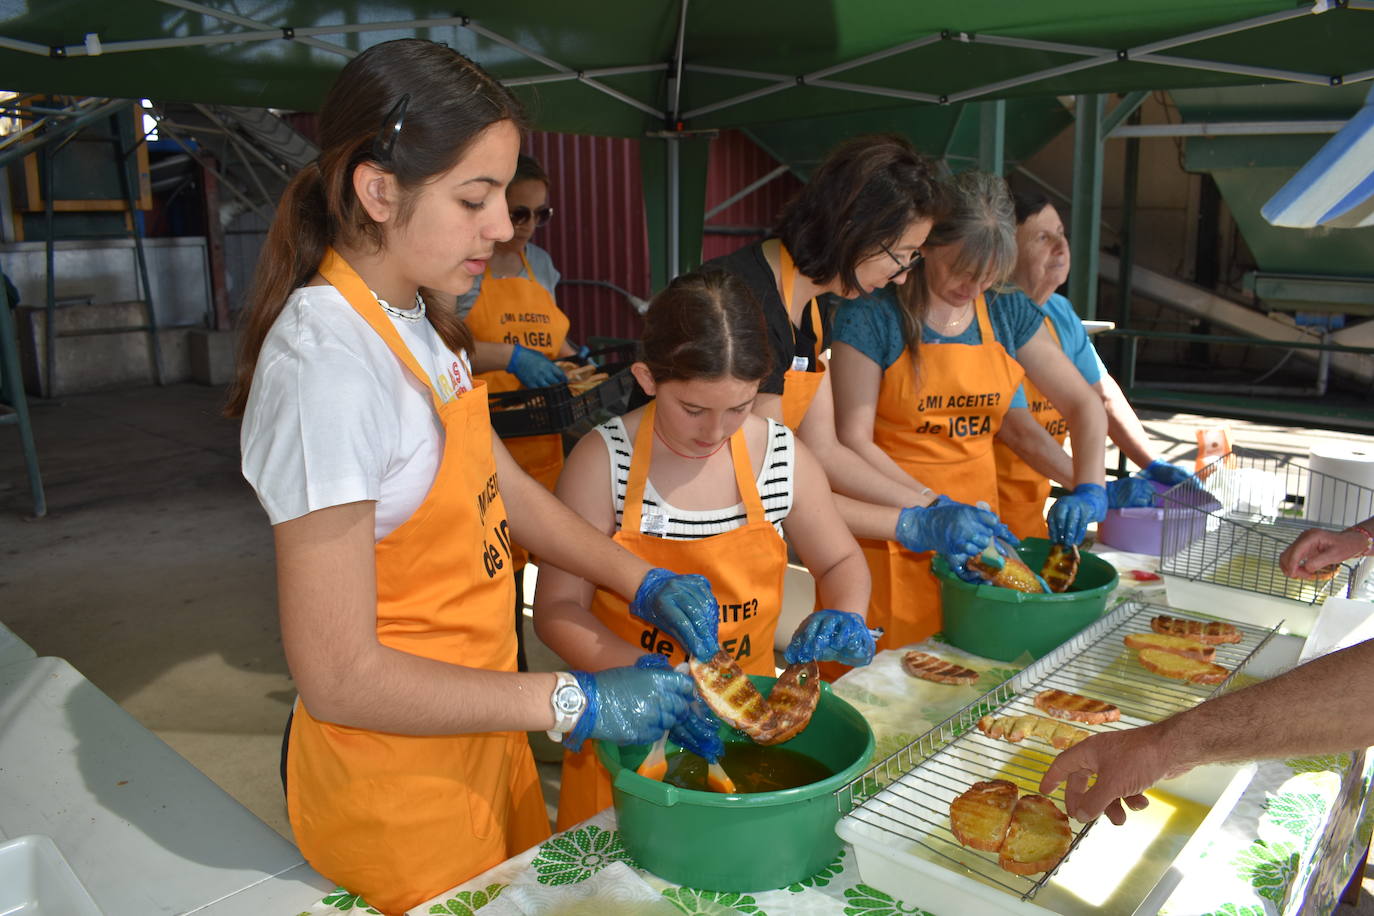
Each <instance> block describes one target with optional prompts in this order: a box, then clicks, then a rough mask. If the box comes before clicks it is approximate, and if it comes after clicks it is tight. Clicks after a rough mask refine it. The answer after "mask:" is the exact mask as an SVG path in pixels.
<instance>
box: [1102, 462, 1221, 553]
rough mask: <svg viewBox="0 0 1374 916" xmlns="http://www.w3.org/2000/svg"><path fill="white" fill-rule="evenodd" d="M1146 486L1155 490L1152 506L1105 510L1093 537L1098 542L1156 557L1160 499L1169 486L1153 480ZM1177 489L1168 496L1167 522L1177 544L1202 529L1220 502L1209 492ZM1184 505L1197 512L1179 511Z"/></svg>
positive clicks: (1160, 538) (1161, 524)
mask: <svg viewBox="0 0 1374 916" xmlns="http://www.w3.org/2000/svg"><path fill="white" fill-rule="evenodd" d="M1150 486H1151V487H1153V488H1154V491H1155V502H1154V505H1153V506H1148V507H1142V508H1139V509H1108V510H1107V517H1106V518H1104V519H1103V520H1102V521H1101V522H1099V523H1098V525H1097V540H1098V541H1099V542H1100V543H1103V544H1106V545H1107V546H1108V547H1114V548H1116V549H1117V550H1124V551H1126V552H1127V553H1146V554H1150V555H1151V556H1156V557H1157V556H1159V552H1160V549H1161V546H1162V544H1163V541H1164V507H1163V503H1164V500H1163V498H1162V497H1163V494H1164V492H1165V491H1166V490H1168V489H1169V487H1167V486H1165V485H1164V484H1162V483H1156V482H1155V481H1153V480H1152V481H1150ZM1178 489H1179V491H1180V492H1178V493H1175V494H1173V496H1171V497H1170V503H1171V510H1172V515H1171V517H1170V523H1171V525H1173V526H1175V528H1176V531H1175V533H1176V535H1177V538H1176V542H1177V543H1176V546H1179V547H1181V546H1183V545H1184V544H1187V543H1191V542H1192V541H1193V540H1195V539H1196V538H1198V537H1201V536H1202V535H1203V533H1204V532H1206V530H1207V517H1208V515H1209V514H1210V513H1212V512H1216V511H1218V510H1220V509H1221V503H1219V502H1217V501H1216V500H1215V499H1213V498H1212V496H1211V494H1209V493H1208V492H1207V491H1206V490H1203V489H1194V490H1191V491H1189V492H1187V493H1184V492H1182V490H1183V488H1182V487H1180V488H1178ZM1185 507H1186V508H1187V509H1195V510H1197V511H1186V512H1183V511H1180V510H1181V509H1184V508H1185ZM1180 519H1182V520H1184V521H1185V522H1186V525H1183V526H1179V525H1178V522H1179V521H1180Z"/></svg>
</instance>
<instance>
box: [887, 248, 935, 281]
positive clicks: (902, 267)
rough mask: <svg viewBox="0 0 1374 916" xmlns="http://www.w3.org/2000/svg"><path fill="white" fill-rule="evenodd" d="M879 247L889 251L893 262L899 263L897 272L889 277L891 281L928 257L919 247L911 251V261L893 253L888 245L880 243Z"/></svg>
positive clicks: (914, 267) (913, 268)
mask: <svg viewBox="0 0 1374 916" xmlns="http://www.w3.org/2000/svg"><path fill="white" fill-rule="evenodd" d="M879 247H880V248H882V249H883V251H885V252H886V253H887V256H888V257H889V258H891V259H892V263H894V264H896V265H897V271H896V273H894V274H892V276H890V277H888V278H887V279H888V282H889V283H890V282H892V281H893V280H895V279H897V278H898V277H900V276H901V275H902V274H904V273H906V272H907V271H908V270H915V269H916V265H917V264H920V263H921V262H922V261H924V260H925V257H926V256H925V255H923V254H921V250H920V249H919V248H918V249H916V250H915V251H913V252H912V253H911V260H910V261H903V260H902V259H901V258H899V257H897V256H896V255H895V254H893V253H892V249H891V248H888V247H887V246H886V245H883V244H881V243H879Z"/></svg>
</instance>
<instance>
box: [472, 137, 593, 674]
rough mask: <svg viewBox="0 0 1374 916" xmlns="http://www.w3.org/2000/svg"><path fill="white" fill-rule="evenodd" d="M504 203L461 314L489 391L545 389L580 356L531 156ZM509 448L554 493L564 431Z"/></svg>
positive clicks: (519, 604)
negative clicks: (504, 224)
mask: <svg viewBox="0 0 1374 916" xmlns="http://www.w3.org/2000/svg"><path fill="white" fill-rule="evenodd" d="M506 207H507V209H508V211H509V213H510V222H511V226H512V228H513V229H514V232H515V234H514V235H512V236H511V238H510V240H509V241H505V242H498V243H497V244H496V248H495V251H493V253H492V256H491V260H490V261H489V262H488V263H487V269H486V271H485V272H483V274H482V275H481V276H480V277H478V278H477V279H476V280H475V281H473V284H472V289H471V290H469V291H468V292H467V293H465V294H464V295H462V296H459V297H458V313H459V314H460V315H464V316H465V317H464V319H463V321H464V323H466V324H467V326H468V330H470V331H471V332H472V336H473V339H474V340H475V341H476V347H475V352H474V354H473V359H472V362H473V367H474V368H475V369H476V370H477V371H478V377H479V378H480V379H482V380H483V381H485V382H486V383H487V391H488V392H491V393H495V392H500V391H515V390H516V389H518V388H522V387H523V388H546V387H548V386H550V385H557V384H559V383H561V382H566V381H567V380H568V377H567V375H566V374H564V372H563V370H562V369H560V368H558V366H557V365H555V364H554V362H553V361H554V360H555V359H561V358H565V357H570V356H576V355H577V350H575V349H574V348H573V346H572V345H571V344H569V343H568V326H569V322H568V316H567V315H565V314H564V313H563V310H562V309H560V308H559V307H558V302H557V301H556V300H555V299H554V289H555V288H556V287H557V286H558V278H559V273H558V268H556V267H554V266H553V259H552V258H550V257H549V253H548V252H547V251H545V250H544V249H542V248H540V247H539V246H538V245H536V244H534V243H533V242H531V241H530V238H531V237H532V236H533V235H534V230H536V229H538V228H539V227H541V226H543V225H545V224H546V223H548V221H549V219H550V218H551V217H552V216H553V208H552V207H550V206H549V176H548V174H547V173H546V172H545V171H544V168H543V166H541V165H540V164H539V162H538V161H537V160H536V159H534V158H533V157H531V156H525V155H521V156H520V159H519V160H518V161H517V162H516V165H515V177H514V178H513V179H511V183H510V187H508V188H506ZM505 445H506V448H507V449H508V450H509V451H510V453H511V457H512V458H514V459H515V461H516V463H517V464H519V465H520V466H521V467H522V468H524V469H525V471H526V472H528V473H529V475H530V476H531V477H533V478H534V479H535V480H537V481H539V482H540V483H541V484H543V485H544V488H545V489H547V490H548V491H549V492H553V488H554V486H555V485H557V483H558V475H559V473H561V472H562V470H563V436H562V434H560V433H551V434H548V435H543V436H516V437H514V438H511V439H507V440H505ZM512 554H513V556H512V562H513V563H514V566H515V634H516V641H517V658H516V663H517V665H518V666H519V669H520V670H521V671H524V670H525V668H526V665H525V628H524V626H523V625H522V617H523V613H524V605H525V589H524V581H525V576H524V574H525V564H526V562H527V561H528V559H529V557H528V555H527V554H526V552H525V549H524V547H523V546H521V545H520V544H515V545H513V551H512Z"/></svg>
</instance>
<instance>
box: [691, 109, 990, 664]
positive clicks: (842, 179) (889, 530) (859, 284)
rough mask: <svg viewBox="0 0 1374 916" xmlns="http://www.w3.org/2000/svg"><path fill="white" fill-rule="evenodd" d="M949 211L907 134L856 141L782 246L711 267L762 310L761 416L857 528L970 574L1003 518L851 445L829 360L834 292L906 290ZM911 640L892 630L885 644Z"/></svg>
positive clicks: (794, 207) (790, 214) (823, 176)
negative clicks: (800, 447)
mask: <svg viewBox="0 0 1374 916" xmlns="http://www.w3.org/2000/svg"><path fill="white" fill-rule="evenodd" d="M943 207H944V193H943V191H942V189H941V186H940V184H939V183H938V182H937V181H936V178H935V166H934V163H933V162H932V161H931V160H930V159H928V158H926V157H925V156H923V155H921V154H920V153H918V152H917V151H916V150H915V148H913V147H912V145H911V144H910V143H909V142H908V141H907V140H906V139H905V138H903V137H900V136H897V135H895V134H875V135H869V136H862V137H855V138H853V139H851V140H848V141H846V142H845V143H843V144H841V145H840V146H838V147H836V148H835V149H834V150H832V151H831V152H830V154H829V155H828V156H827V157H826V159H825V161H824V162H822V163H821V165H820V166H819V167H818V168H817V169H816V171H815V172H814V173H813V174H812V176H811V179H810V180H809V181H808V182H807V183H806V185H804V186H803V187H802V188H801V190H800V191H798V192H797V195H796V196H795V197H794V198H793V199H792V200H791V201H790V202H789V203H788V204H787V206H786V207H785V208H784V210H783V212H782V215H781V217H780V218H779V220H778V223H777V226H776V227H775V228H774V232H773V236H772V237H771V238H768V239H766V240H764V241H762V242H755V243H753V244H751V245H747V246H745V247H744V248H741V249H740V250H738V251H736V252H733V253H731V254H729V255H726V256H724V257H721V258H716V259H715V260H713V261H710V262H708V263H707V265H706V267H715V268H719V269H722V270H726V271H729V272H731V273H733V274H735V275H736V276H738V277H740V278H741V279H742V280H743V281H744V282H745V285H746V286H747V287H748V288H749V289H750V291H751V292H753V293H754V296H755V297H756V298H757V299H758V300H759V303H760V304H761V305H762V306H763V311H764V317H765V320H766V322H767V325H768V336H769V343H770V346H771V348H772V350H773V370H772V372H771V373H770V374H769V375H768V376H767V377H766V378H765V379H764V380H763V383H762V385H761V386H760V388H759V396H758V398H757V399H756V400H755V402H754V411H755V412H756V413H760V414H763V415H764V416H768V417H772V418H773V419H777V420H781V421H782V422H783V423H785V424H786V425H787V426H789V427H791V428H792V429H795V430H796V431H797V433H798V435H799V437H800V438H801V440H802V441H803V442H804V443H805V444H806V446H807V448H809V449H810V450H811V452H812V453H813V454H814V455H815V456H816V458H817V459H818V460H819V462H820V464H821V466H822V468H824V470H825V473H826V477H827V479H828V480H829V483H830V487H831V489H832V490H833V491H834V494H835V499H836V502H837V505H838V506H839V509H840V514H841V516H842V517H843V519H844V521H845V523H846V524H847V525H848V526H849V529H850V531H851V532H852V533H853V534H855V535H856V536H858V537H861V538H869V539H878V540H883V541H895V542H896V545H894V549H898V546H897V545H899V546H900V547H901V548H905V549H907V550H916V551H927V550H938V551H940V552H941V553H944V554H946V555H947V556H948V557H949V558H950V562H951V563H952V564H955V565H959V566H962V565H963V562H964V561H965V560H966V559H967V557H968V555H970V554H971V553H976V552H978V551H980V550H982V549H983V548H985V547H986V546H987V545H988V544H989V543H990V541H991V538H992V536H993V534H994V533H995V532H996V530H997V519H996V517H995V516H993V515H992V514H991V513H989V512H986V511H984V510H982V509H978V508H976V507H975V506H972V505H961V504H956V503H954V502H952V501H951V500H949V499H948V498H946V499H943V500H937V495H939V494H938V493H937V490H938V485H937V484H934V483H932V482H930V481H926V480H924V479H922V478H921V477H920V476H919V475H916V474H913V473H910V472H909V471H908V470H907V469H905V468H903V467H901V466H899V465H896V464H894V463H893V462H891V461H887V460H885V459H882V458H881V457H878V456H872V455H865V454H862V453H860V452H858V451H856V450H854V449H852V448H850V447H849V446H847V445H846V444H845V443H844V442H842V441H841V440H840V439H839V438H838V436H837V435H836V422H837V414H836V404H835V402H834V400H833V396H832V392H831V382H830V373H828V372H827V371H826V360H825V356H824V354H825V353H826V352H827V350H828V347H829V337H828V334H829V328H828V316H829V312H830V310H831V306H830V304H829V303H830V301H831V298H832V296H833V297H839V298H841V299H853V298H855V297H858V296H863V295H867V294H869V293H872V292H873V291H874V290H878V289H882V288H884V287H887V286H889V285H897V286H901V285H902V284H903V283H905V282H906V280H907V277H908V276H909V274H910V272H911V269H912V267H913V266H915V265H916V264H919V263H920V259H921V253H920V246H921V243H922V242H924V241H925V238H926V234H927V233H928V232H929V231H930V227H931V226H932V224H933V222H934V220H935V219H937V218H938V217H939V215H940V214H941V212H942V210H943ZM826 294H831V295H829V296H828V295H826ZM902 644H903V643H902V642H901V641H897V638H896V637H895V636H894V634H892V633H890V632H889V633H888V634H887V635H886V636H884V637H883V638H882V640H881V641H880V642H879V647H880V648H889V647H894V646H900V645H902ZM838 673H840V670H839V669H838V668H834V667H831V668H829V669H828V670H827V672H826V674H827V676H834V675H837V674H838Z"/></svg>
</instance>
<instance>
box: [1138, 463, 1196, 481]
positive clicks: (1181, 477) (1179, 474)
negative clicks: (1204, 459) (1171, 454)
mask: <svg viewBox="0 0 1374 916" xmlns="http://www.w3.org/2000/svg"><path fill="white" fill-rule="evenodd" d="M1140 473H1142V474H1144V475H1145V479H1146V480H1153V481H1154V482H1155V483H1162V484H1164V485H1165V486H1166V487H1176V486H1178V485H1179V484H1181V483H1183V481H1185V480H1187V479H1188V478H1189V477H1192V476H1193V475H1192V474H1189V473H1188V472H1187V471H1185V470H1184V469H1183V468H1181V467H1179V466H1178V465H1176V464H1170V463H1169V462H1167V461H1162V460H1160V459H1159V458H1156V459H1155V460H1154V461H1151V462H1150V463H1149V464H1148V465H1147V466H1146V467H1145V470H1143V471H1141V472H1140Z"/></svg>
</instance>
